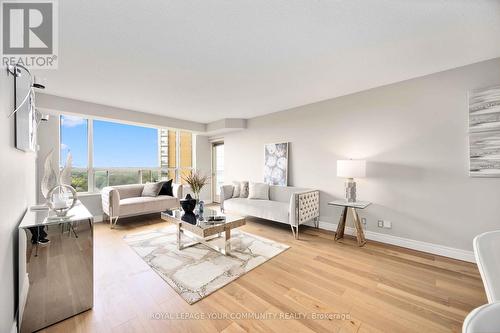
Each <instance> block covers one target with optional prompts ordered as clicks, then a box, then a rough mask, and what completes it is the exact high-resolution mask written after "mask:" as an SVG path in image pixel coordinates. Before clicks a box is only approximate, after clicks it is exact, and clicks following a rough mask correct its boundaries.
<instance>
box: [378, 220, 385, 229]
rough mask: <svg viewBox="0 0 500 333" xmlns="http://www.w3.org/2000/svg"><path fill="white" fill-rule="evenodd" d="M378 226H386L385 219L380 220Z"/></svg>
mask: <svg viewBox="0 0 500 333" xmlns="http://www.w3.org/2000/svg"><path fill="white" fill-rule="evenodd" d="M378 227H379V228H383V227H384V221H383V220H378Z"/></svg>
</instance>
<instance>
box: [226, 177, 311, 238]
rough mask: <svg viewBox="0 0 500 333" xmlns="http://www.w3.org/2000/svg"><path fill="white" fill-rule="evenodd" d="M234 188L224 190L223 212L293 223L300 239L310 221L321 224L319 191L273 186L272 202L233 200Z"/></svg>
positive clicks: (229, 186)
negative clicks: (302, 228)
mask: <svg viewBox="0 0 500 333" xmlns="http://www.w3.org/2000/svg"><path fill="white" fill-rule="evenodd" d="M233 192H234V185H223V186H222V187H221V195H220V201H221V203H220V205H221V210H222V211H223V212H234V213H236V214H240V215H244V216H254V217H258V218H262V219H266V220H271V221H276V222H280V223H285V224H289V225H290V227H291V229H292V234H293V236H294V237H295V238H299V226H300V225H301V224H304V223H306V222H313V223H314V225H315V226H316V227H318V225H319V191H318V190H312V189H306V188H299V187H292V186H273V185H271V186H269V200H262V199H248V198H244V197H243V198H242V197H233Z"/></svg>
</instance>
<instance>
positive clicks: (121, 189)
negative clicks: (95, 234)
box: [101, 184, 182, 228]
mask: <svg viewBox="0 0 500 333" xmlns="http://www.w3.org/2000/svg"><path fill="white" fill-rule="evenodd" d="M143 189H144V184H132V185H120V186H107V187H105V188H103V189H102V191H101V199H102V210H103V211H104V214H106V215H107V217H109V221H110V226H111V228H113V227H114V226H115V225H116V222H117V221H118V218H119V217H126V216H134V215H142V214H150V213H159V212H162V211H165V210H167V209H172V208H177V207H179V206H180V203H179V200H180V199H181V198H182V185H179V184H172V192H173V196H169V195H158V196H155V197H145V196H142V192H143Z"/></svg>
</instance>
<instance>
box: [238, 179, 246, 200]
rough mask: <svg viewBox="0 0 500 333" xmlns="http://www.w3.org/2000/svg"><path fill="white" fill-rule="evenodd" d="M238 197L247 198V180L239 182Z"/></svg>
mask: <svg viewBox="0 0 500 333" xmlns="http://www.w3.org/2000/svg"><path fill="white" fill-rule="evenodd" d="M240 198H248V182H247V181H242V182H241V187H240Z"/></svg>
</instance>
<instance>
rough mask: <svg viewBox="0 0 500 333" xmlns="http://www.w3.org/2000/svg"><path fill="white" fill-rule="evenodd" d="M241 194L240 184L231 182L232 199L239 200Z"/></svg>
mask: <svg viewBox="0 0 500 333" xmlns="http://www.w3.org/2000/svg"><path fill="white" fill-rule="evenodd" d="M240 192H241V182H233V198H239V197H240Z"/></svg>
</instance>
